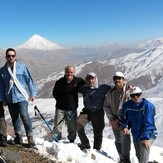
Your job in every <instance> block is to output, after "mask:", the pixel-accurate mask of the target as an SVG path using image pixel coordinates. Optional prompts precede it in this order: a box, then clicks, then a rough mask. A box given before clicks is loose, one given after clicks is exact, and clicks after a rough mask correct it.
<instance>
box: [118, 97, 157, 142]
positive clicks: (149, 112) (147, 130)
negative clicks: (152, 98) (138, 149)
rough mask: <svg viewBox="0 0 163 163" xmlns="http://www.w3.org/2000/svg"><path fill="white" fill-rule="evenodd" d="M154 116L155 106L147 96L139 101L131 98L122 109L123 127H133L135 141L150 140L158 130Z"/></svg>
mask: <svg viewBox="0 0 163 163" xmlns="http://www.w3.org/2000/svg"><path fill="white" fill-rule="evenodd" d="M154 116H155V107H154V105H153V104H152V103H151V102H149V101H148V100H146V99H145V98H142V99H141V101H140V102H139V103H135V102H133V101H132V100H129V101H127V102H125V103H124V105H123V107H122V110H121V128H122V129H124V128H126V127H128V128H131V132H132V135H133V139H134V140H135V141H142V140H149V139H151V138H152V137H153V134H154V131H155V130H156V127H155V121H154Z"/></svg>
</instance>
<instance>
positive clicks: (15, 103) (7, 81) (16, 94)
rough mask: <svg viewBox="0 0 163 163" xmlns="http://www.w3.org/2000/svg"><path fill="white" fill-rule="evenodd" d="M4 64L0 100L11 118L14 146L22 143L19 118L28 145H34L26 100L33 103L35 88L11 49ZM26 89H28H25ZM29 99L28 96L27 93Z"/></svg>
mask: <svg viewBox="0 0 163 163" xmlns="http://www.w3.org/2000/svg"><path fill="white" fill-rule="evenodd" d="M6 60H7V62H6V64H5V65H4V66H3V67H2V68H1V70H0V80H1V81H2V87H0V100H2V101H3V104H4V105H5V104H7V105H8V108H9V112H10V115H11V118H12V122H13V126H14V131H15V135H16V137H15V139H14V142H15V143H16V144H21V143H22V136H21V124H20V117H21V119H22V121H23V124H24V127H25V131H26V135H27V137H28V143H29V145H30V146H33V145H35V143H34V140H33V132H32V123H31V120H30V117H29V114H28V100H31V101H34V100H35V96H36V86H35V83H34V81H33V79H32V76H31V75H30V73H29V71H28V69H27V67H26V66H25V65H24V64H23V63H20V62H17V60H16V51H15V49H13V48H8V49H7V50H6ZM27 88H28V89H27ZM27 92H29V94H30V97H29V96H28V93H27Z"/></svg>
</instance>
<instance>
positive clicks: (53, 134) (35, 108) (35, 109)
mask: <svg viewBox="0 0 163 163" xmlns="http://www.w3.org/2000/svg"><path fill="white" fill-rule="evenodd" d="M34 111H35V113H36V111H37V112H38V113H39V115H40V116H41V118H42V119H43V121H44V122H45V124H46V125H47V126H48V128H49V130H50V133H51V135H52V136H53V137H54V139H55V140H56V142H59V140H58V138H57V136H56V135H55V133H54V131H53V130H52V129H51V128H50V126H49V124H48V123H47V122H46V120H45V118H44V117H43V115H42V114H41V113H40V111H39V109H38V108H37V106H35V107H34Z"/></svg>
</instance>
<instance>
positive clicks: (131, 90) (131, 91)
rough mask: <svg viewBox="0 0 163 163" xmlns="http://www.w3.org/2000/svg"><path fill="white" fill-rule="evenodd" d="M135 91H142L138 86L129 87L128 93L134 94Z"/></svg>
mask: <svg viewBox="0 0 163 163" xmlns="http://www.w3.org/2000/svg"><path fill="white" fill-rule="evenodd" d="M136 93H142V90H141V89H140V88H139V87H132V88H131V89H130V95H132V94H136Z"/></svg>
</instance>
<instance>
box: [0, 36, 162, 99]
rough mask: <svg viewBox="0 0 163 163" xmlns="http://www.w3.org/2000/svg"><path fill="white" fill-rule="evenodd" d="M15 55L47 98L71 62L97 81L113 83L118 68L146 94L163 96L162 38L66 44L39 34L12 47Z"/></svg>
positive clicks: (0, 54)
mask: <svg viewBox="0 0 163 163" xmlns="http://www.w3.org/2000/svg"><path fill="white" fill-rule="evenodd" d="M15 49H16V50H17V59H18V60H20V61H22V62H24V63H25V64H26V65H27V66H28V68H29V69H30V71H31V73H32V75H33V77H34V79H35V80H36V81H37V86H38V90H39V93H38V94H39V95H38V97H43V98H46V97H47V98H49V97H51V91H52V88H53V86H54V84H55V81H56V80H57V79H58V78H60V77H61V76H63V70H64V67H65V66H66V65H69V64H73V65H75V66H76V68H77V72H76V74H77V75H78V76H81V77H83V78H84V77H85V75H86V74H87V73H88V72H90V71H94V72H95V73H97V76H98V78H99V82H100V83H108V84H110V83H112V74H113V72H114V71H116V70H120V71H122V72H123V73H124V74H125V77H126V80H127V81H128V82H129V83H131V84H132V85H138V86H140V87H141V88H142V89H143V90H146V91H145V93H146V92H147V93H146V95H147V96H152V97H155V96H162V95H163V92H162V90H163V89H161V88H162V85H163V77H162V74H163V66H162V61H163V39H162V38H159V39H154V40H149V41H147V42H145V43H143V44H141V45H138V46H132V47H130V46H128V47H127V46H126V47H124V46H122V45H120V44H117V43H113V44H109V45H106V46H101V47H96V48H92V47H85V48H72V47H71V48H70V47H69V48H67V47H66V46H65V45H64V46H63V45H59V44H56V43H54V42H51V41H49V40H47V39H45V38H43V37H41V36H39V35H33V36H32V37H31V38H30V39H29V40H27V41H26V42H25V43H23V44H21V45H19V46H17V47H15ZM4 56H5V49H0V57H1V58H2V59H1V60H0V66H2V65H4V63H5V57H4Z"/></svg>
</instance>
